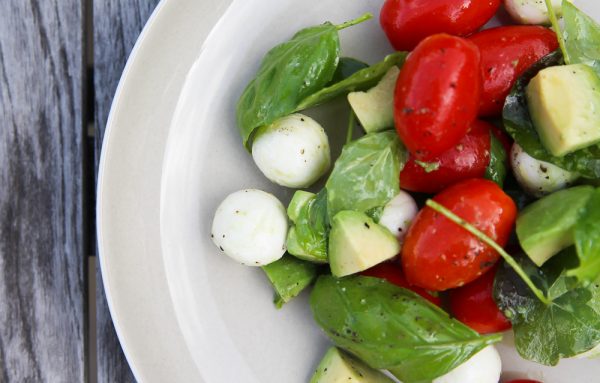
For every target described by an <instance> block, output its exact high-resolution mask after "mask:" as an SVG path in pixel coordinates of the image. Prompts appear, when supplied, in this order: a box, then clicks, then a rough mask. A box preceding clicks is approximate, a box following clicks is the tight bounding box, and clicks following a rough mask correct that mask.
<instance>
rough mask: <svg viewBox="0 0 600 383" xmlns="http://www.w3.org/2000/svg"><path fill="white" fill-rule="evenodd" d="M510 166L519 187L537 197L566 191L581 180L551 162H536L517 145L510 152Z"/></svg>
mask: <svg viewBox="0 0 600 383" xmlns="http://www.w3.org/2000/svg"><path fill="white" fill-rule="evenodd" d="M510 164H511V167H512V170H513V174H514V175H515V178H516V179H517V182H519V185H521V187H522V188H523V190H525V191H526V192H527V193H528V194H531V195H533V196H535V197H542V196H544V195H546V194H550V193H552V192H554V191H556V190H559V189H564V188H565V187H567V186H569V185H570V184H571V183H573V182H574V181H575V180H577V178H579V175H578V174H577V173H573V172H570V171H567V170H564V169H561V168H559V167H558V166H556V165H553V164H551V163H549V162H545V161H539V160H536V159H535V158H533V157H531V156H530V155H529V154H527V153H525V151H524V150H523V148H521V147H520V146H519V145H518V144H516V143H515V144H513V146H512V149H511V150H510Z"/></svg>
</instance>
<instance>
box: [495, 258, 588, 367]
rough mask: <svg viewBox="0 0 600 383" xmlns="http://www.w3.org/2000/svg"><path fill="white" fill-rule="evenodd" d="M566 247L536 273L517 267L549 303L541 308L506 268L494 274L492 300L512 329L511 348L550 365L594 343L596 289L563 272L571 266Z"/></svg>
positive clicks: (530, 268) (531, 268)
mask: <svg viewBox="0 0 600 383" xmlns="http://www.w3.org/2000/svg"><path fill="white" fill-rule="evenodd" d="M576 259H577V258H576V256H575V254H574V249H573V248H569V249H567V250H565V251H563V252H562V253H561V254H559V255H557V256H555V257H554V258H552V259H551V260H550V261H548V262H547V263H546V264H544V266H543V267H542V268H541V269H538V268H536V267H535V265H534V264H533V263H532V262H531V261H530V260H529V259H528V258H526V257H523V258H521V259H520V264H521V266H522V267H523V269H524V270H525V271H526V272H527V274H528V275H529V276H530V277H531V279H532V280H533V281H534V282H535V283H536V285H537V286H538V287H540V288H542V289H543V290H544V291H545V292H546V296H547V297H548V298H549V299H550V300H551V302H550V304H548V305H546V304H544V303H542V302H541V301H540V300H539V299H537V298H536V297H535V296H534V295H533V293H532V292H531V290H530V289H529V288H528V287H527V286H526V285H525V283H524V282H523V280H522V279H521V278H520V277H519V276H518V275H517V274H516V273H515V272H514V271H513V269H512V268H510V266H508V265H506V264H504V265H503V266H501V267H500V268H499V269H498V273H497V274H496V281H495V285H494V298H495V300H496V303H497V304H498V306H499V307H500V308H501V310H503V311H504V314H505V315H506V317H507V318H508V319H510V321H511V322H512V325H513V330H514V333H515V346H516V349H517V351H518V352H519V354H520V355H521V356H522V357H523V358H525V359H528V360H531V361H534V362H537V363H541V364H545V365H548V366H554V365H556V364H557V363H558V362H559V360H560V359H561V358H568V357H572V356H575V355H578V354H580V353H583V352H585V351H588V350H591V349H592V348H594V347H595V346H597V345H598V344H600V288H598V285H596V284H590V285H588V286H587V287H583V286H582V285H580V284H577V283H576V279H575V278H571V277H568V276H567V275H566V272H565V271H564V270H565V269H569V268H571V267H572V265H573V263H574V261H576Z"/></svg>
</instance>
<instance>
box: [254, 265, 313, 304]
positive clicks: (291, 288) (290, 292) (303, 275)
mask: <svg viewBox="0 0 600 383" xmlns="http://www.w3.org/2000/svg"><path fill="white" fill-rule="evenodd" d="M262 269H263V271H264V272H265V274H266V275H267V278H269V281H270V282H271V285H272V286H273V290H275V299H274V303H275V306H276V307H277V308H281V307H282V306H283V305H284V304H285V303H287V302H289V301H291V300H292V299H293V298H294V297H296V296H297V295H298V294H300V293H301V292H302V290H304V289H305V288H307V287H308V286H310V284H311V283H312V282H313V281H314V280H315V279H316V278H317V266H316V265H314V264H312V263H310V262H305V261H301V260H300V259H297V258H295V257H292V256H291V255H289V254H285V255H284V256H283V257H282V258H281V259H280V260H278V261H275V262H273V263H270V264H268V265H267V266H263V267H262Z"/></svg>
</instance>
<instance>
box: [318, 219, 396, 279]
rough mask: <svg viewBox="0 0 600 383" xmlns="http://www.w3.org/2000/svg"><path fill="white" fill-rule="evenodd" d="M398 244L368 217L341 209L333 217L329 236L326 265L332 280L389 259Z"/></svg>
mask: <svg viewBox="0 0 600 383" xmlns="http://www.w3.org/2000/svg"><path fill="white" fill-rule="evenodd" d="M399 252H400V244H399V243H398V240H397V239H396V237H394V235H393V234H392V233H390V231H389V230H388V229H387V228H385V227H383V226H381V225H379V224H377V223H375V221H373V220H372V219H371V218H370V217H369V216H368V215H366V214H364V213H360V212H357V211H350V210H343V211H340V212H339V213H337V214H336V215H335V216H334V217H333V221H332V224H331V233H330V234H329V265H330V266H331V273H332V274H333V275H334V276H336V277H344V276H346V275H350V274H354V273H358V272H360V271H363V270H366V269H368V268H370V267H373V266H375V265H376V264H378V263H381V262H383V261H386V260H388V259H390V258H393V257H394V256H396V255H397V254H398V253H399Z"/></svg>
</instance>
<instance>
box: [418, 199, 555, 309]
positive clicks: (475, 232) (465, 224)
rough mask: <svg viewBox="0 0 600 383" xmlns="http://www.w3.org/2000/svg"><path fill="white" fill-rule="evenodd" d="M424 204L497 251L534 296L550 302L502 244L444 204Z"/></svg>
mask: <svg viewBox="0 0 600 383" xmlns="http://www.w3.org/2000/svg"><path fill="white" fill-rule="evenodd" d="M426 205H427V206H429V207H430V208H432V209H433V210H435V211H436V212H438V213H440V214H442V215H443V216H445V217H446V218H448V219H449V220H450V221H452V222H454V223H455V224H457V225H458V226H460V227H462V228H463V229H465V230H466V231H468V232H469V233H471V234H473V235H474V236H475V237H477V238H478V239H479V240H480V241H482V242H483V243H485V244H486V245H488V246H490V247H491V248H492V249H494V250H496V251H497V252H498V254H500V255H501V256H502V258H504V260H505V261H506V263H508V264H509V265H510V267H512V268H513V270H514V271H515V272H516V273H517V274H518V275H519V276H520V277H521V279H523V281H524V282H525V283H526V284H527V286H528V287H529V288H530V289H531V291H532V292H533V293H534V294H535V296H536V297H537V298H538V299H539V300H540V301H541V302H542V303H544V304H545V305H549V304H550V303H552V302H551V301H550V299H548V298H547V297H546V296H545V295H544V293H543V292H542V291H541V290H540V289H539V288H538V287H537V286H536V285H535V284H534V283H533V281H532V280H531V278H529V276H528V275H527V274H526V273H525V271H523V269H522V268H521V266H520V265H519V264H518V263H517V261H515V259H514V258H513V257H512V256H511V255H510V254H508V253H507V252H506V251H505V250H504V249H503V248H502V246H500V245H498V244H497V243H496V242H495V241H494V240H493V239H491V238H490V237H488V236H487V235H485V234H484V233H482V232H481V231H479V230H478V229H477V228H476V227H475V226H473V225H471V224H470V223H468V222H466V221H465V220H464V219H462V218H460V217H459V216H457V215H456V214H454V213H453V212H451V211H450V210H448V209H446V208H445V207H444V206H442V205H440V204H439V203H437V202H435V201H433V200H431V199H429V200H427V202H426Z"/></svg>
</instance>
